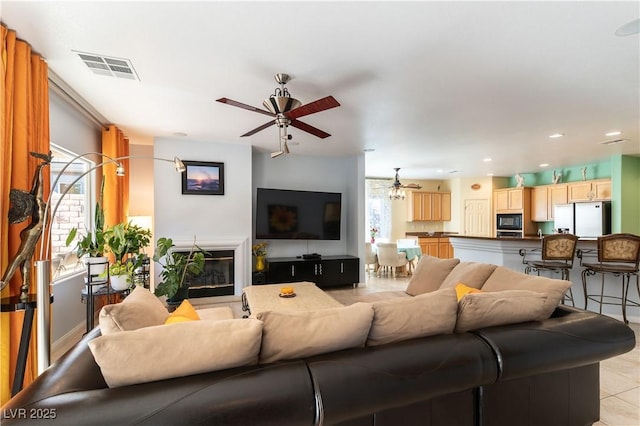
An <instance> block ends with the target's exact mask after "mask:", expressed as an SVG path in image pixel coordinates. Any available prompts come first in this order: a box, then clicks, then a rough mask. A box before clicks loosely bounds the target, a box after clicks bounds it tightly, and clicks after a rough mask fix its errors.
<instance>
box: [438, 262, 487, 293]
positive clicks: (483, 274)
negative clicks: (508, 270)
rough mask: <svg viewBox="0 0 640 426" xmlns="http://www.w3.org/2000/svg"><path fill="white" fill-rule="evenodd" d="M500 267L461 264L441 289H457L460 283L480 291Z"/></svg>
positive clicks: (470, 263)
mask: <svg viewBox="0 0 640 426" xmlns="http://www.w3.org/2000/svg"><path fill="white" fill-rule="evenodd" d="M497 267H498V266H497V265H492V264H490V263H480V262H460V263H458V264H457V265H456V266H455V268H453V270H452V271H451V273H449V275H447V277H446V278H445V279H444V281H443V282H442V285H441V286H440V288H448V287H452V288H453V287H455V286H456V285H457V284H459V283H463V284H465V285H468V286H469V287H473V288H477V289H480V288H482V286H483V285H484V283H485V281H487V278H489V276H490V275H491V274H492V273H493V271H495V270H496V268H497Z"/></svg>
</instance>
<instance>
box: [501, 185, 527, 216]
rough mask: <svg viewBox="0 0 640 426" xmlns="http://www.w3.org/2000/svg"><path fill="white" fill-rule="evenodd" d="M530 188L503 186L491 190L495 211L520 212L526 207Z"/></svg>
mask: <svg viewBox="0 0 640 426" xmlns="http://www.w3.org/2000/svg"><path fill="white" fill-rule="evenodd" d="M530 200H531V188H529V187H520V188H505V189H496V190H495V191H493V205H494V210H495V211H496V213H522V210H524V209H528V206H529V203H530Z"/></svg>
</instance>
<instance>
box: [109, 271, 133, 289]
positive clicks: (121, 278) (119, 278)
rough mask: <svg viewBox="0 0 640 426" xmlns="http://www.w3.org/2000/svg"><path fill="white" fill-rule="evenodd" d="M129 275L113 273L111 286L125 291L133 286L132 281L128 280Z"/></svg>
mask: <svg viewBox="0 0 640 426" xmlns="http://www.w3.org/2000/svg"><path fill="white" fill-rule="evenodd" d="M128 278H129V276H128V275H126V274H125V275H111V277H110V280H111V288H112V289H114V290H115V291H123V290H126V289H128V288H129V287H131V283H130V282H127V279H128Z"/></svg>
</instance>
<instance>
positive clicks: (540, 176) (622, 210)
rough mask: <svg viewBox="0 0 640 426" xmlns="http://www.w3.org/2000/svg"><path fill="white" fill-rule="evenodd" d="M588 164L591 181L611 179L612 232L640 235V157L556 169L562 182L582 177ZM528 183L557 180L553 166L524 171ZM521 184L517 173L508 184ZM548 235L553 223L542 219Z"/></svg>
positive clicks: (543, 230)
mask: <svg viewBox="0 0 640 426" xmlns="http://www.w3.org/2000/svg"><path fill="white" fill-rule="evenodd" d="M585 166H586V167H587V176H586V178H587V180H592V179H605V178H611V232H612V233H619V232H628V233H631V234H636V235H640V156H630V155H615V156H612V157H611V158H609V159H607V160H603V161H599V162H595V163H590V164H581V165H576V166H571V167H562V168H556V169H555V170H556V171H557V172H559V173H562V178H561V180H560V182H561V183H563V182H564V183H568V182H578V181H581V180H582V168H583V167H585ZM520 175H521V176H523V177H524V185H525V186H539V185H549V184H552V183H553V169H552V170H545V171H543V172H538V173H521V174H520ZM516 185H517V181H516V178H515V177H514V176H512V177H509V185H508V187H515V186H516ZM537 225H538V227H539V228H540V229H541V230H542V232H543V233H545V234H551V233H553V222H538V223H537Z"/></svg>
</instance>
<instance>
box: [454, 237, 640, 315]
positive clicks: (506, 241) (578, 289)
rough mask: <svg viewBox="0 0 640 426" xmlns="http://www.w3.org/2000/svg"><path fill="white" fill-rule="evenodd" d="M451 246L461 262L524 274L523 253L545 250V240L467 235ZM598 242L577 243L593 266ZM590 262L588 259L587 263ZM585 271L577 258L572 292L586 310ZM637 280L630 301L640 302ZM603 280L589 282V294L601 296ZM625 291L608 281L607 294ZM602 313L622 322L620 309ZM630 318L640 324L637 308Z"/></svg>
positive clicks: (593, 307)
mask: <svg viewBox="0 0 640 426" xmlns="http://www.w3.org/2000/svg"><path fill="white" fill-rule="evenodd" d="M448 238H449V241H450V243H451V245H452V246H453V251H454V253H453V254H454V257H456V258H458V259H460V261H462V262H484V263H492V264H494V265H500V266H505V267H507V268H510V269H513V270H515V271H520V272H522V271H523V270H524V267H525V265H524V264H523V263H522V256H520V249H525V250H531V249H535V248H538V249H539V248H541V247H542V240H541V238H540V237H538V236H525V237H523V238H495V237H476V236H465V235H453V234H451V235H449V236H448ZM597 247H598V246H597V242H596V240H594V239H580V240H578V249H579V250H582V251H583V252H585V254H584V257H585V262H594V261H596V260H597V258H596V256H597ZM587 258H588V259H587ZM581 272H582V267H581V266H580V259H578V258H576V259H574V262H573V269H572V270H571V273H570V275H569V276H570V278H571V283H572V284H571V290H572V293H573V297H574V300H575V306H576V307H578V308H584V306H585V305H584V300H585V298H584V289H583V286H582V277H581ZM540 275H544V276H548V277H552V278H560V274H557V273H553V272H547V271H543V272H541V273H540ZM634 281H635V280H632V282H631V285H630V287H631V288H630V289H629V300H638V298H640V297H639V295H638V294H637V292H636V288H635V282H634ZM600 282H601V281H600V276H597V277H589V278H588V282H587V285H588V292H589V294H592V293H600ZM621 291H622V279H621V278H620V277H612V276H607V277H605V294H614V295H620V294H621ZM587 308H588V309H589V310H590V311H596V312H597V311H598V310H599V305H598V304H597V303H595V302H593V301H590V302H589V305H588V307H587ZM602 313H603V314H606V315H607V316H610V317H613V318H616V319H619V320H622V309H621V307H620V306H614V305H603V307H602ZM627 318H628V319H629V321H631V322H634V323H639V322H640V309H639V308H638V307H634V306H627Z"/></svg>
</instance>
